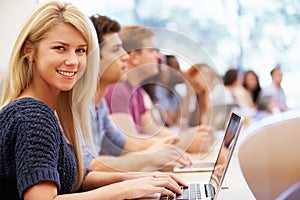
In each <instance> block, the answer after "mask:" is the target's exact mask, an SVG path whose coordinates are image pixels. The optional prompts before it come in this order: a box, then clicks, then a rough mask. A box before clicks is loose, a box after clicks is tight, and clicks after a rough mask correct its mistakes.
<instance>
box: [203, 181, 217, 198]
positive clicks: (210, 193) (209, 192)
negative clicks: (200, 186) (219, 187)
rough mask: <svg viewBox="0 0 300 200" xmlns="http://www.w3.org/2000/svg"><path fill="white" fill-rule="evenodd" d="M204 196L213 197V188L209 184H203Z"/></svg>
mask: <svg viewBox="0 0 300 200" xmlns="http://www.w3.org/2000/svg"><path fill="white" fill-rule="evenodd" d="M204 187H205V194H206V197H210V198H211V199H214V197H215V188H214V186H213V185H211V184H204Z"/></svg>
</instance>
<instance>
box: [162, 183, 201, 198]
mask: <svg viewBox="0 0 300 200" xmlns="http://www.w3.org/2000/svg"><path fill="white" fill-rule="evenodd" d="M160 199H161V200H167V199H168V200H169V199H177V200H188V199H191V200H197V199H201V192H200V184H199V183H192V184H190V185H189V187H188V188H182V194H181V195H178V196H176V198H173V197H169V196H167V195H162V196H161V197H160Z"/></svg>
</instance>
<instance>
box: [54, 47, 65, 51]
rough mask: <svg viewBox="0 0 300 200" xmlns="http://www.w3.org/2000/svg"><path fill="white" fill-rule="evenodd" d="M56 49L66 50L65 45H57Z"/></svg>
mask: <svg viewBox="0 0 300 200" xmlns="http://www.w3.org/2000/svg"><path fill="white" fill-rule="evenodd" d="M54 49H57V50H60V51H64V50H65V47H63V46H56V47H54Z"/></svg>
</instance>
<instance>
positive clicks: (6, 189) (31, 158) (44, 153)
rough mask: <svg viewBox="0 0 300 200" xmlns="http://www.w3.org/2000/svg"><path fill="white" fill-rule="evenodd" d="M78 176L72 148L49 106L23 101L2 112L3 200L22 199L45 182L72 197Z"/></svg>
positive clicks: (0, 187) (0, 184)
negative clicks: (36, 186)
mask: <svg viewBox="0 0 300 200" xmlns="http://www.w3.org/2000/svg"><path fill="white" fill-rule="evenodd" d="M76 174H77V173H76V158H75V154H74V149H73V146H71V145H70V144H68V143H67V141H66V140H65V138H64V136H63V134H62V132H61V129H60V126H59V123H58V121H57V119H56V116H55V114H54V112H53V110H52V109H51V108H50V107H49V106H48V105H46V104H44V103H42V102H40V101H37V100H35V99H32V98H22V99H18V100H16V101H14V102H12V103H10V104H9V105H7V106H5V107H4V108H2V109H1V110H0V199H22V198H23V194H24V191H25V190H26V189H27V188H29V187H30V186H32V185H34V184H37V183H39V182H42V181H51V182H54V183H55V184H56V185H57V188H58V193H59V194H64V193H70V192H71V191H72V188H73V186H74V182H75V178H76Z"/></svg>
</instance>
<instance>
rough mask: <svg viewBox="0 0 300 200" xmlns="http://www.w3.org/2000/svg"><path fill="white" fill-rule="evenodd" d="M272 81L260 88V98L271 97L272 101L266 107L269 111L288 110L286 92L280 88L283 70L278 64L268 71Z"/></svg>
mask: <svg viewBox="0 0 300 200" xmlns="http://www.w3.org/2000/svg"><path fill="white" fill-rule="evenodd" d="M270 75H271V78H272V83H271V84H270V85H268V86H267V87H265V88H263V89H262V95H261V96H262V98H263V97H271V98H272V99H271V100H270V101H272V102H271V103H269V105H268V107H269V108H268V109H269V110H271V112H273V113H276V112H284V111H287V110H288V106H287V104H286V94H285V91H284V89H283V88H282V85H281V82H282V79H283V72H282V69H281V66H280V65H277V66H275V67H274V68H273V69H272V70H271V72H270Z"/></svg>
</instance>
